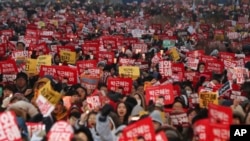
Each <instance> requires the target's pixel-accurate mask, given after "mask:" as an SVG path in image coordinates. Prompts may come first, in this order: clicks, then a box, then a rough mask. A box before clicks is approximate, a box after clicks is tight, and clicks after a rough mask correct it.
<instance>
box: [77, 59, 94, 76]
mask: <svg viewBox="0 0 250 141" xmlns="http://www.w3.org/2000/svg"><path fill="white" fill-rule="evenodd" d="M76 66H77V70H78V74H79V75H80V74H82V73H83V72H84V70H85V69H88V68H94V67H96V66H97V61H96V60H83V61H77V62H76Z"/></svg>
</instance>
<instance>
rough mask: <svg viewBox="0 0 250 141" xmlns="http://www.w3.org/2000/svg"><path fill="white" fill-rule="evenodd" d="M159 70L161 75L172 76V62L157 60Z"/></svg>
mask: <svg viewBox="0 0 250 141" xmlns="http://www.w3.org/2000/svg"><path fill="white" fill-rule="evenodd" d="M159 72H160V74H161V76H162V77H171V76H172V62H171V61H166V60H161V61H160V62H159Z"/></svg>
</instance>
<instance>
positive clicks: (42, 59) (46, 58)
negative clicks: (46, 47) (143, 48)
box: [36, 55, 52, 72]
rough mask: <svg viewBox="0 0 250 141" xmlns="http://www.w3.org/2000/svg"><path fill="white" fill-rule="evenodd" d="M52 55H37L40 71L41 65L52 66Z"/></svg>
mask: <svg viewBox="0 0 250 141" xmlns="http://www.w3.org/2000/svg"><path fill="white" fill-rule="evenodd" d="M51 62H52V56H51V55H40V56H38V57H37V65H36V67H37V70H38V72H39V70H40V67H41V65H45V66H51V64H52V63H51Z"/></svg>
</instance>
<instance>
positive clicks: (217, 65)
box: [206, 61, 224, 74]
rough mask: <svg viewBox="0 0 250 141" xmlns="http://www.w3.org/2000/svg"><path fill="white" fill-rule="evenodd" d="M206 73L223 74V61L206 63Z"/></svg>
mask: <svg viewBox="0 0 250 141" xmlns="http://www.w3.org/2000/svg"><path fill="white" fill-rule="evenodd" d="M206 71H208V72H215V73H219V74H221V73H222V72H223V71H224V63H223V62H221V61H217V62H207V63H206Z"/></svg>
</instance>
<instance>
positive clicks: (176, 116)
mask: <svg viewBox="0 0 250 141" xmlns="http://www.w3.org/2000/svg"><path fill="white" fill-rule="evenodd" d="M169 116H170V119H171V122H172V124H173V126H182V127H188V126H189V123H188V116H187V113H170V115H169Z"/></svg>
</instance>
